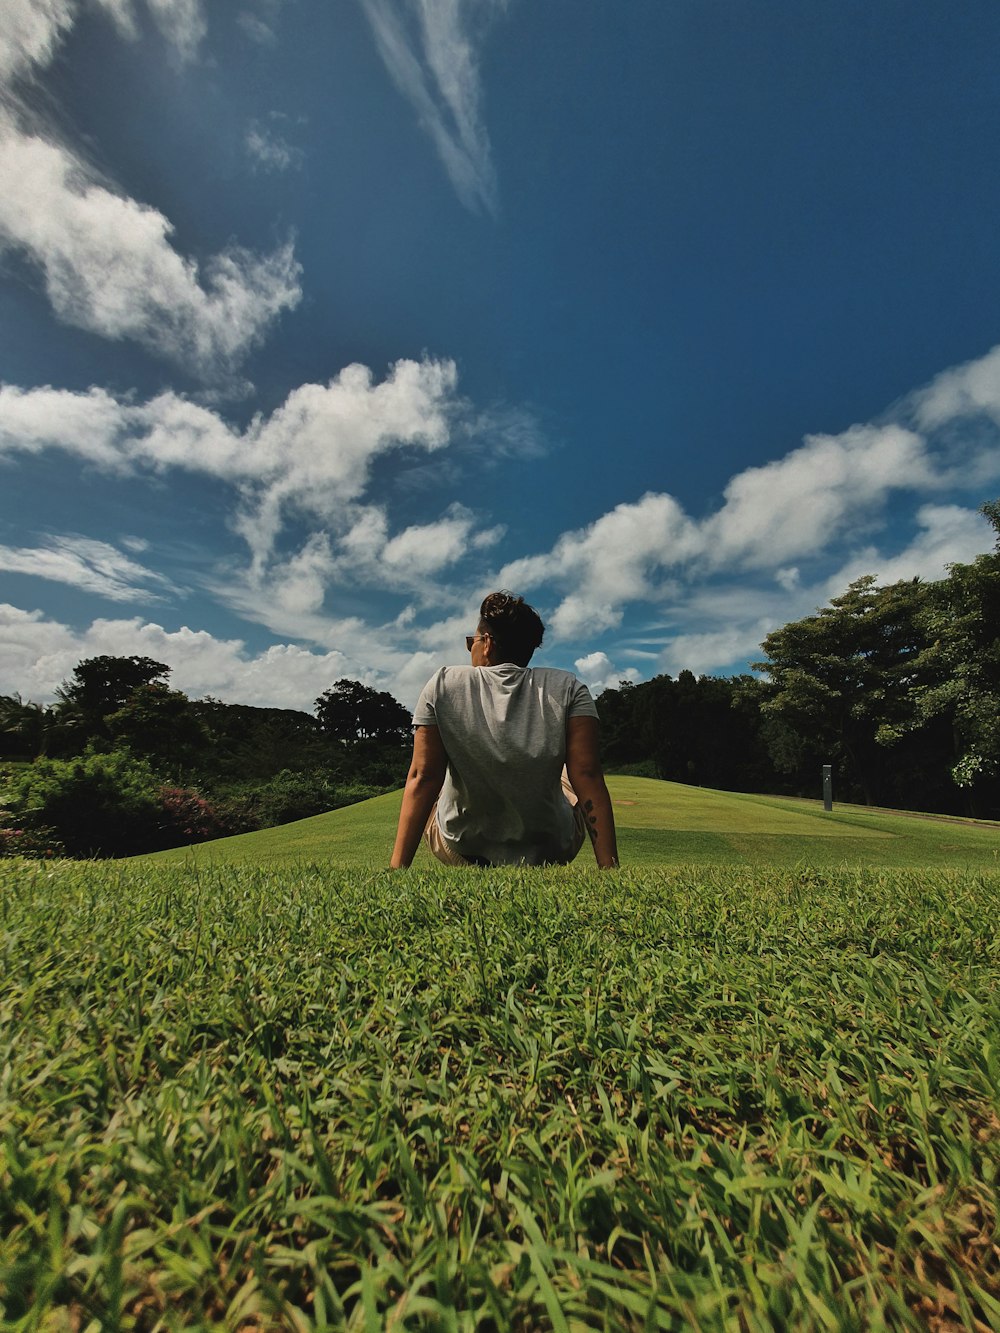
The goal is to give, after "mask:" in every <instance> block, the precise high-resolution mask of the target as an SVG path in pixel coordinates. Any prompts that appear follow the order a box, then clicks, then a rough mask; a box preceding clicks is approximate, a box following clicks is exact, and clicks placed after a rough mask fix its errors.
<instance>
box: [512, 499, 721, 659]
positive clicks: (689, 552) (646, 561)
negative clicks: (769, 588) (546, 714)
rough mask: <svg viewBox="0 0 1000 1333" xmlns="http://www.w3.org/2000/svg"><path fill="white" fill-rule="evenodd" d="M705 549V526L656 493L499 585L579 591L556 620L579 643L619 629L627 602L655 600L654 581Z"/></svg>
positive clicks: (562, 542) (517, 568)
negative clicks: (569, 586) (701, 530)
mask: <svg viewBox="0 0 1000 1333" xmlns="http://www.w3.org/2000/svg"><path fill="white" fill-rule="evenodd" d="M699 550H700V544H699V536H698V528H697V525H696V524H695V523H693V522H692V520H691V519H690V518H688V517H687V516H686V515H685V514H684V513H683V511H682V509H681V507H680V505H679V504H678V503H677V501H676V500H675V499H674V498H673V497H672V496H670V495H655V494H652V493H650V494H647V495H644V496H643V497H642V499H641V500H639V501H637V502H636V503H635V504H621V505H617V506H616V507H615V508H614V509H613V510H611V512H610V513H608V514H605V515H604V516H603V517H602V518H599V519H598V520H597V521H596V522H595V523H592V524H590V526H589V527H587V528H584V529H583V530H581V531H579V532H572V533H566V534H564V535H563V536H562V537H560V539H559V541H558V542H557V543H556V545H555V547H554V548H553V550H552V551H551V553H550V554H548V555H543V556H529V557H527V558H525V559H522V560H515V561H512V562H511V563H510V564H508V565H505V566H504V568H503V569H502V570H501V571H500V575H499V582H500V583H502V584H503V585H504V586H507V587H516V588H527V587H537V586H538V585H540V584H542V583H548V582H555V583H556V584H559V583H566V582H571V583H573V584H574V585H576V586H575V588H574V591H572V592H571V593H569V594H568V595H567V596H566V597H565V598H564V599H563V601H562V602H561V603H560V604H559V606H558V607H557V608H556V611H555V614H554V615H553V617H552V629H553V631H554V633H555V634H556V636H557V637H559V638H572V637H573V636H575V635H578V634H582V633H586V632H589V633H597V632H599V631H600V630H603V629H608V628H611V627H613V626H615V625H617V624H619V623H620V621H621V616H622V606H623V604H624V603H625V602H629V601H636V600H639V599H642V598H646V597H650V596H653V595H654V588H653V584H652V582H651V579H652V576H653V575H654V574H655V573H656V571H657V570H659V569H662V568H663V567H664V566H665V565H667V564H682V563H684V562H685V561H686V560H688V559H690V558H691V557H692V556H694V555H696V554H698V553H699Z"/></svg>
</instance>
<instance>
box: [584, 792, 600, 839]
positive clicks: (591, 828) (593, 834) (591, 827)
mask: <svg viewBox="0 0 1000 1333" xmlns="http://www.w3.org/2000/svg"><path fill="white" fill-rule="evenodd" d="M583 808H584V810H585V811H586V812H587V832H588V833H589V834H590V841H591V842H596V841H597V816H596V815H595V814H594V802H593V801H584V803H583Z"/></svg>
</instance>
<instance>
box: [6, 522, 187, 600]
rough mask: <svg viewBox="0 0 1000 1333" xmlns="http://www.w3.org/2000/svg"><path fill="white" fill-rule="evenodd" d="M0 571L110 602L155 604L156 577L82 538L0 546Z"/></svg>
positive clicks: (158, 582)
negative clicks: (38, 543)
mask: <svg viewBox="0 0 1000 1333" xmlns="http://www.w3.org/2000/svg"><path fill="white" fill-rule="evenodd" d="M0 570H4V571H6V572H8V573H11V574H28V575H31V576H33V577H35V578H40V579H49V580H51V581H53V582H55V583H66V584H69V585H70V587H73V588H79V589H80V591H81V592H89V593H95V594H96V595H97V596H99V597H107V598H108V599H109V600H110V601H113V602H137V601H143V602H149V601H158V600H159V595H158V594H157V592H156V591H154V589H155V588H157V587H169V584H168V583H167V580H166V579H164V578H163V577H162V575H160V574H156V573H154V572H153V571H152V570H151V569H147V568H146V567H145V566H144V565H141V564H139V563H138V561H136V560H132V559H131V558H130V557H129V556H127V555H125V554H123V552H121V551H119V550H117V549H116V548H115V547H114V546H110V545H109V544H108V543H107V542H99V541H91V540H89V539H88V538H86V537H53V538H52V539H51V540H50V541H49V542H47V543H46V544H45V545H44V546H41V547H24V546H22V547H14V546H0Z"/></svg>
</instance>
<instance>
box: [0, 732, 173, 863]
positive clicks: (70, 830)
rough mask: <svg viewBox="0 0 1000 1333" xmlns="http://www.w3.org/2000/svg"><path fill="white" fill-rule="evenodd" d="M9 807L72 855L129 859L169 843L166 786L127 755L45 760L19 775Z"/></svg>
mask: <svg viewBox="0 0 1000 1333" xmlns="http://www.w3.org/2000/svg"><path fill="white" fill-rule="evenodd" d="M6 799H7V804H8V806H9V809H10V812H11V815H12V816H13V817H14V818H13V821H12V822H14V823H15V824H16V825H17V826H18V827H21V828H24V829H27V830H31V831H33V833H34V835H35V837H36V838H38V837H40V836H42V830H44V829H50V830H53V831H54V833H55V836H56V837H57V838H58V839H59V840H60V841H61V842H62V843H63V845H64V847H65V849H66V852H67V853H68V854H69V855H70V856H129V855H132V854H133V853H136V852H144V851H152V850H154V849H156V848H158V847H162V846H166V845H171V844H170V843H164V841H163V838H164V823H165V821H164V816H163V807H162V803H161V800H160V783H159V782H158V781H157V778H156V776H155V775H154V773H153V771H152V769H151V768H150V767H149V765H148V764H147V763H145V762H144V761H143V760H141V759H135V758H133V757H132V756H131V755H130V754H128V753H126V752H125V751H121V750H115V751H112V752H111V753H110V754H97V753H95V752H94V751H93V750H88V751H87V752H86V753H85V754H84V755H82V756H81V757H80V758H78V759H66V760H64V759H39V760H37V761H36V762H35V763H34V764H32V765H31V767H30V768H28V769H25V770H23V771H22V772H20V773H15V774H14V775H13V777H12V778H11V780H10V783H9V785H8V789H7V795H6Z"/></svg>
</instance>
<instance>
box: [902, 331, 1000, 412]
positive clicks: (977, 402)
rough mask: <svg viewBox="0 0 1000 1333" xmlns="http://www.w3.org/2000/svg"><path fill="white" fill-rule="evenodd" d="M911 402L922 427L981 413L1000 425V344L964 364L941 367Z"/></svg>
mask: <svg viewBox="0 0 1000 1333" xmlns="http://www.w3.org/2000/svg"><path fill="white" fill-rule="evenodd" d="M912 402H913V406H914V410H915V413H916V419H917V422H918V424H919V425H920V427H921V429H923V430H934V429H936V428H937V427H939V426H942V425H944V424H946V423H947V422H949V421H952V420H954V419H956V418H958V417H965V416H977V415H980V414H982V415H984V416H987V417H989V418H991V419H992V420H993V421H994V422H995V423H996V424H998V425H1000V347H994V348H992V349H991V350H990V351H989V352H987V354H986V355H985V356H982V357H979V358H978V359H977V360H975V361H969V362H967V363H966V364H965V365H963V366H953V367H952V368H951V369H950V370H945V371H942V373H941V374H940V375H938V376H936V377H935V378H934V379H933V380H932V381H931V382H930V384H929V385H928V386H927V387H926V388H925V389H922V390H920V391H918V392H917V393H916V394H914V395H913V398H912Z"/></svg>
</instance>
